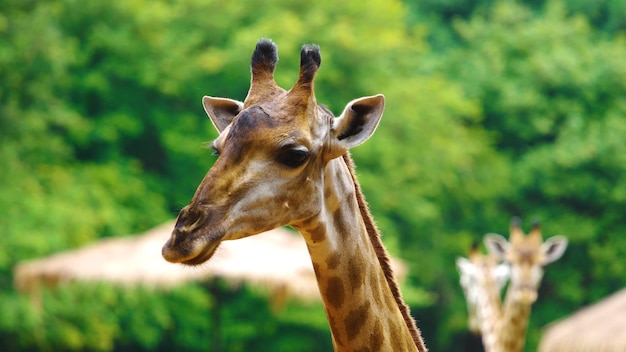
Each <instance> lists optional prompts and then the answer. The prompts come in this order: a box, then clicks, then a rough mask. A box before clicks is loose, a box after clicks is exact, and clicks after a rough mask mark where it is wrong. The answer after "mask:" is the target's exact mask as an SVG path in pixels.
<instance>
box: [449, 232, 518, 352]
mask: <svg viewBox="0 0 626 352" xmlns="http://www.w3.org/2000/svg"><path fill="white" fill-rule="evenodd" d="M456 266H457V269H458V271H459V274H460V282H461V287H462V289H463V293H464V295H465V299H466V303H467V310H468V326H469V329H470V331H471V332H473V333H474V334H477V335H482V339H483V345H485V346H492V345H493V343H494V342H495V339H494V337H493V334H491V335H489V334H488V333H490V332H492V331H493V330H494V328H493V324H494V323H495V322H496V321H497V320H499V319H500V317H501V315H502V307H501V299H500V295H501V291H502V289H503V288H504V285H506V283H507V281H508V279H509V273H510V271H509V266H508V264H507V263H506V262H503V263H499V264H498V263H497V261H496V259H495V258H494V257H493V256H491V255H484V254H482V253H481V252H480V251H479V249H478V244H477V243H475V244H474V245H473V246H472V248H471V249H470V252H469V255H468V258H464V257H458V258H457V260H456ZM482 331H485V332H486V333H485V334H483V333H481V332H482ZM486 350H490V349H488V348H486Z"/></svg>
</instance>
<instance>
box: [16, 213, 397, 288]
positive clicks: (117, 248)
mask: <svg viewBox="0 0 626 352" xmlns="http://www.w3.org/2000/svg"><path fill="white" fill-rule="evenodd" d="M173 228H174V223H173V222H168V223H166V224H163V225H161V226H159V227H156V228H154V229H152V230H149V231H148V232H146V233H144V234H141V235H135V236H127V237H115V238H107V239H103V240H100V241H98V242H95V243H93V244H90V245H87V246H85V247H83V248H79V249H76V250H70V251H67V252H62V253H58V254H54V255H51V256H49V257H45V258H41V259H35V260H29V261H24V262H21V263H18V264H17V265H16V267H15V268H14V274H15V275H14V278H15V286H16V287H17V288H18V289H19V290H21V291H30V290H32V289H33V288H36V287H37V286H38V285H41V284H44V285H55V284H57V283H59V282H67V281H72V280H81V281H105V282H112V283H116V284H120V285H144V286H152V287H171V286H173V285H178V284H181V283H183V282H187V281H202V280H206V279H208V278H212V277H219V278H223V279H225V280H227V281H228V282H231V283H243V282H245V283H252V284H256V285H261V286H264V287H268V288H270V289H271V290H273V291H274V293H276V292H279V293H282V292H284V291H286V293H287V294H289V295H294V296H297V297H299V298H304V299H319V290H318V288H317V281H316V279H315V274H314V272H313V266H312V264H311V259H310V257H309V253H308V250H307V247H306V244H305V242H304V239H303V238H302V236H301V235H300V234H297V233H295V232H293V231H290V230H288V229H286V228H277V229H274V230H271V231H268V232H266V233H262V234H259V235H256V236H251V237H247V238H243V239H238V240H235V241H224V242H223V243H222V244H221V245H220V247H219V248H218V250H217V252H216V254H215V255H214V257H213V258H211V260H210V261H208V262H207V263H205V264H203V265H200V266H198V267H186V266H183V265H180V264H171V263H168V262H166V261H165V260H164V259H163V257H161V247H162V246H163V244H164V243H165V241H166V240H167V239H168V238H169V236H170V233H171V231H172V229H173ZM392 265H393V267H394V270H395V271H396V274H397V275H398V277H399V278H402V277H403V276H404V275H405V274H406V269H405V266H404V265H403V263H401V262H400V261H398V260H395V259H394V260H393V261H392Z"/></svg>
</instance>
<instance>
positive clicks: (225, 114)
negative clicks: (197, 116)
mask: <svg viewBox="0 0 626 352" xmlns="http://www.w3.org/2000/svg"><path fill="white" fill-rule="evenodd" d="M202 106H204V111H206V113H207V115H209V118H210V119H211V122H213V126H215V128H216V129H217V130H218V132H222V131H223V130H224V129H225V128H226V126H228V125H229V124H230V123H231V122H232V121H233V118H235V116H237V114H239V112H240V111H241V110H242V109H243V103H242V102H240V101H237V100H233V99H227V98H214V97H209V96H204V97H203V98H202Z"/></svg>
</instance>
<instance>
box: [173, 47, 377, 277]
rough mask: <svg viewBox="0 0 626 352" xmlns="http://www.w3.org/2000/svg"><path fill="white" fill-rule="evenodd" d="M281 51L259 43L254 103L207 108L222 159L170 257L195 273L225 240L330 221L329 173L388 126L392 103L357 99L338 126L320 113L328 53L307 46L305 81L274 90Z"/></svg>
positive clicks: (180, 222) (185, 215) (181, 224)
mask: <svg viewBox="0 0 626 352" xmlns="http://www.w3.org/2000/svg"><path fill="white" fill-rule="evenodd" d="M277 62H278V54H277V49H276V45H275V44H274V43H273V42H272V41H270V40H267V39H262V40H260V41H259V42H258V43H257V46H256V49H255V50H254V52H253V54H252V58H251V65H250V66H251V75H252V77H251V83H250V90H249V92H248V95H247V97H246V99H245V100H244V102H239V101H236V100H232V99H226V98H214V97H208V96H205V97H204V98H203V99H202V104H203V106H204V109H205V111H206V112H207V114H208V115H209V118H210V119H211V121H212V122H213V124H214V126H215V127H216V128H217V130H218V131H219V136H218V137H217V138H216V139H215V140H214V141H213V143H212V148H213V149H214V150H215V152H216V154H218V155H219V156H218V158H217V160H216V161H215V163H214V164H213V166H212V167H211V168H210V170H209V171H208V173H207V174H206V176H205V177H204V179H203V180H202V182H201V183H200V185H199V186H198V188H197V190H196V192H195V194H194V196H193V198H192V199H191V202H190V203H189V205H187V206H186V207H184V208H183V209H182V210H181V211H180V213H179V215H178V219H177V222H176V226H175V228H174V230H173V232H172V235H171V237H170V239H169V240H168V241H167V242H166V243H165V245H164V246H163V250H162V254H163V257H164V258H165V259H166V260H168V261H170V262H175V263H184V264H189V265H195V264H200V263H203V262H205V261H207V260H209V259H210V258H211V256H212V255H213V253H214V252H215V250H216V249H217V247H218V246H219V244H220V243H221V242H222V241H223V240H233V239H237V238H242V237H246V236H250V235H255V234H258V233H261V232H264V231H267V230H270V229H273V228H276V227H278V226H282V225H293V224H297V223H299V222H304V221H306V220H307V219H310V218H312V217H314V216H316V215H317V214H319V213H320V211H321V207H322V203H323V202H322V201H323V199H324V184H323V182H324V180H323V175H324V172H323V170H324V167H325V165H326V164H327V163H329V162H330V161H331V160H333V159H335V158H337V157H339V156H341V155H343V154H344V153H346V152H347V151H348V149H349V148H351V147H354V146H356V145H359V144H361V143H363V142H364V141H365V140H367V139H368V138H369V137H370V136H371V135H372V133H373V132H374V130H375V129H376V127H377V125H378V122H379V121H380V118H381V116H382V112H383V108H384V97H383V96H382V95H376V96H370V97H364V98H360V99H355V100H353V101H351V102H349V103H348V104H347V106H346V107H345V109H344V111H343V113H342V114H341V115H340V116H339V117H335V116H334V115H333V114H332V113H331V112H330V111H329V110H328V109H326V108H325V107H323V106H321V105H318V104H317V102H316V99H315V94H314V90H313V80H314V78H315V74H316V72H317V70H318V68H319V67H320V64H321V57H320V51H319V48H318V47H317V46H315V45H304V46H303V47H302V51H301V55H300V74H299V77H298V80H297V82H296V83H295V84H294V85H293V87H292V88H291V89H289V90H285V89H283V88H281V87H279V86H278V85H277V84H276V82H275V81H274V69H275V67H276V63H277Z"/></svg>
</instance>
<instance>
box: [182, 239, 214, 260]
mask: <svg viewBox="0 0 626 352" xmlns="http://www.w3.org/2000/svg"><path fill="white" fill-rule="evenodd" d="M220 243H222V242H221V241H214V242H209V243H206V244H205V246H204V247H203V248H202V250H201V251H200V252H198V253H197V254H196V255H195V256H194V257H192V258H190V259H185V260H182V261H181V263H182V264H184V265H189V266H196V265H200V264H202V263H205V262H207V261H208V260H209V259H211V257H213V254H215V251H216V250H217V247H219V245H220Z"/></svg>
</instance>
